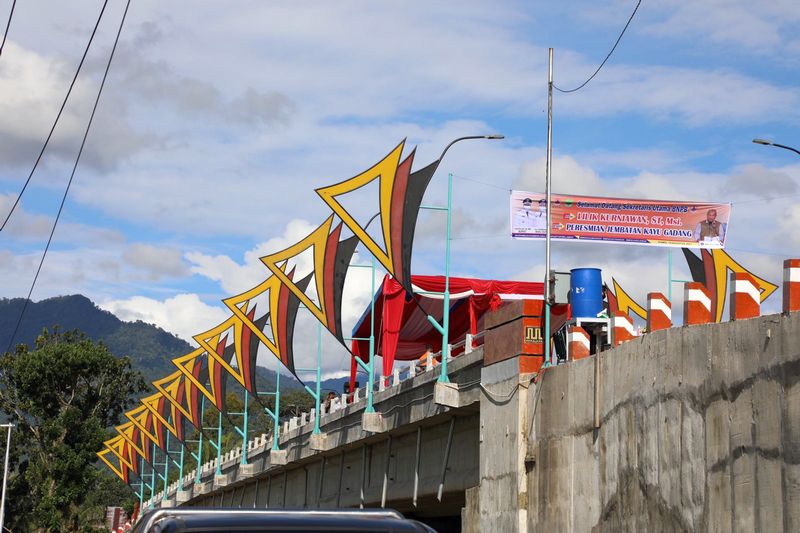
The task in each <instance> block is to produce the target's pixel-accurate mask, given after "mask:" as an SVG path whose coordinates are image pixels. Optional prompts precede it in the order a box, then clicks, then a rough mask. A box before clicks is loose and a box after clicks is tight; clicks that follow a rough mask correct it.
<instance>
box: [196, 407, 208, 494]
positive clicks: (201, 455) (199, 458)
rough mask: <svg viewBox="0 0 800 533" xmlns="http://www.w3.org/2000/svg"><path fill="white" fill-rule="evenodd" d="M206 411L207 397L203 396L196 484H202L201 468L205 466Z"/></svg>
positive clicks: (198, 438) (198, 437)
mask: <svg viewBox="0 0 800 533" xmlns="http://www.w3.org/2000/svg"><path fill="white" fill-rule="evenodd" d="M205 412H206V397H205V396H202V397H201V398H200V427H199V428H198V430H197V433H198V436H197V455H196V456H195V459H196V460H197V468H196V469H195V476H194V482H195V483H196V484H198V485H199V484H200V482H201V481H202V476H201V469H202V467H203V416H204V415H205Z"/></svg>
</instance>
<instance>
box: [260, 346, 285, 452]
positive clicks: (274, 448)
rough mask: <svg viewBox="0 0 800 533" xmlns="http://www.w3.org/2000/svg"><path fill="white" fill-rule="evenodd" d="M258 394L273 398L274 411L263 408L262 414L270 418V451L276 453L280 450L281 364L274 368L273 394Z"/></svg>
mask: <svg viewBox="0 0 800 533" xmlns="http://www.w3.org/2000/svg"><path fill="white" fill-rule="evenodd" d="M259 394H263V395H264V396H274V397H275V410H272V409H270V408H269V407H265V408H264V412H266V413H267V414H268V415H269V416H270V417H272V451H274V452H276V451H278V450H280V446H279V445H278V439H279V438H280V437H279V435H278V426H279V424H280V417H279V413H280V412H281V363H280V361H278V363H277V365H276V367H275V392H259Z"/></svg>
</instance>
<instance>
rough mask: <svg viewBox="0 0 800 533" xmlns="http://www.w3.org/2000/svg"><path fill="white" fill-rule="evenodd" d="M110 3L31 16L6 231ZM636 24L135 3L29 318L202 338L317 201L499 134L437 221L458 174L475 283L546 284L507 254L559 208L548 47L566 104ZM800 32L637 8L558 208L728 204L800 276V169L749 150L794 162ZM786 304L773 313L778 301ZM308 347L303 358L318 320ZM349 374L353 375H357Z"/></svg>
mask: <svg viewBox="0 0 800 533" xmlns="http://www.w3.org/2000/svg"><path fill="white" fill-rule="evenodd" d="M10 4H11V2H10V1H4V2H0V14H5V13H7V10H8V8H9V7H10ZM100 5H101V3H100V2H97V1H96V2H89V1H83V0H80V1H74V2H70V3H69V6H68V7H65V6H62V5H59V4H53V3H52V2H44V1H40V0H31V1H28V2H24V3H18V5H17V8H16V11H15V16H14V19H13V21H12V26H11V32H10V34H9V40H8V43H7V44H6V48H5V49H4V51H3V55H2V57H0V212H1V213H3V214H4V213H6V212H7V210H8V209H9V208H10V205H11V203H12V202H13V199H14V198H15V196H16V194H17V192H18V191H19V189H20V187H21V185H22V183H23V181H24V178H25V176H27V173H28V171H29V170H30V167H31V165H32V162H33V161H34V159H35V156H36V153H37V152H38V150H39V148H40V147H41V143H42V141H43V139H44V138H45V135H46V133H47V130H48V128H49V126H50V123H51V122H52V120H53V118H54V116H55V113H56V112H57V109H58V105H59V104H60V101H61V99H62V98H63V96H64V93H65V91H66V88H67V86H68V83H69V79H70V77H71V75H72V74H73V73H74V69H75V67H76V66H77V63H78V60H79V58H80V54H81V53H82V50H83V47H84V46H85V43H86V40H87V39H88V36H89V33H90V31H91V28H92V25H93V23H94V20H95V19H96V17H97V14H98V13H99V9H100ZM634 5H635V2H634V1H611V2H589V1H585V2H561V3H553V2H502V3H499V2H488V1H487V2H470V1H460V2H437V3H435V4H433V3H430V2H402V3H398V2H391V3H390V2H366V1H363V2H346V1H342V2H303V3H297V2H292V3H276V2H256V1H233V2H226V3H214V2H185V1H174V2H156V1H143V0H139V1H136V2H134V3H133V5H132V7H131V11H130V13H129V18H128V22H127V24H126V27H125V30H124V32H123V36H122V40H121V44H120V48H119V49H118V52H117V56H116V57H115V60H114V64H113V65H112V68H111V73H110V76H109V80H108V82H107V85H106V88H105V90H104V93H103V98H102V100H101V103H100V108H99V111H98V116H97V119H96V122H95V125H94V127H93V129H92V132H91V133H90V137H89V140H88V144H87V148H86V152H85V154H84V159H83V160H82V162H81V165H80V167H79V168H78V172H77V175H76V179H75V183H74V185H73V189H72V192H71V193H70V196H69V198H68V200H67V204H66V208H65V211H64V215H63V217H62V219H61V222H60V225H59V228H58V230H57V232H56V236H55V241H54V246H53V248H52V250H51V252H50V254H49V256H48V259H47V262H46V263H45V266H44V270H43V274H42V276H41V278H40V281H39V283H38V285H37V288H36V290H35V291H34V294H33V298H34V300H39V299H42V298H46V297H49V296H54V295H59V294H72V293H83V294H85V295H87V296H89V297H90V298H92V299H93V300H94V301H95V302H97V303H98V304H99V305H101V306H102V307H104V308H106V309H109V310H111V311H112V312H114V313H116V314H117V315H118V316H120V317H121V318H123V319H136V318H141V319H143V320H146V321H149V322H153V323H156V324H158V325H159V326H161V327H164V328H165V329H167V330H169V331H172V332H174V333H176V334H178V335H180V336H182V337H184V338H189V337H190V336H191V334H193V333H199V332H201V331H204V330H206V329H209V328H211V327H213V326H214V325H216V324H217V323H219V322H220V321H221V320H222V319H224V318H225V313H224V311H223V310H222V307H221V304H220V299H221V298H223V297H225V296H229V295H232V294H235V293H237V292H241V291H244V290H246V289H248V288H250V287H252V286H254V285H255V284H257V283H258V282H259V281H260V280H261V279H263V277H264V276H266V269H265V268H264V267H263V266H262V265H261V264H260V262H259V261H258V257H259V256H261V255H265V254H266V253H269V252H270V251H275V250H277V249H279V248H280V247H282V246H285V245H287V244H291V243H293V242H296V241H297V240H299V239H300V238H302V237H303V236H304V235H305V234H306V233H307V232H309V231H310V230H311V229H313V227H315V226H316V225H318V224H319V223H321V222H322V221H323V220H324V219H325V218H326V217H327V216H328V214H329V212H328V211H327V210H326V208H325V206H324V204H323V203H322V201H321V200H320V199H318V198H317V197H316V195H315V193H314V192H313V189H314V188H315V187H320V186H323V185H327V184H331V183H334V182H336V181H340V180H341V179H344V178H347V177H350V176H352V175H355V174H357V173H359V172H361V171H362V170H364V169H366V168H368V167H369V166H371V165H372V164H374V163H375V162H377V161H378V160H379V159H380V158H381V157H382V156H383V155H385V154H386V153H387V152H388V151H389V150H390V149H392V148H393V147H394V146H395V145H396V144H397V143H398V142H399V141H400V140H401V139H403V138H407V139H408V147H409V149H410V148H411V147H412V146H417V147H418V152H417V158H416V161H417V163H418V164H419V165H422V164H424V163H426V162H428V161H431V160H433V159H435V157H436V156H437V155H438V154H439V152H440V151H441V149H442V148H443V147H444V146H445V145H446V144H447V143H448V142H449V141H450V140H451V139H453V138H455V137H459V136H462V135H472V134H485V133H494V132H500V133H503V134H505V135H506V136H507V139H506V140H505V141H480V142H471V143H469V144H468V143H461V144H459V145H457V146H456V147H454V148H453V149H452V150H451V151H450V153H449V154H448V156H447V158H446V160H445V161H444V163H443V165H442V167H441V168H440V170H439V172H438V173H437V175H436V178H435V179H434V181H433V183H432V185H431V187H430V189H429V192H428V195H427V197H426V202H430V203H436V202H442V201H444V198H445V196H444V195H445V182H446V179H445V177H446V173H447V172H453V173H454V174H455V175H456V176H457V178H456V180H455V197H454V202H455V206H456V209H455V213H454V221H455V227H456V229H455V240H454V241H453V243H454V248H453V265H454V269H455V274H459V275H472V276H480V277H493V278H504V279H529V280H539V279H541V277H542V275H543V272H544V270H543V263H544V259H543V253H544V250H543V245H541V244H540V243H532V242H518V241H512V240H511V239H510V238H508V237H507V236H506V234H507V232H508V228H507V220H508V190H509V189H511V188H520V189H525V190H531V191H542V190H543V188H544V151H545V142H546V97H547V86H546V80H547V48H548V47H551V46H552V47H553V48H555V82H556V84H557V85H558V86H560V87H563V88H571V87H574V86H575V85H577V84H579V83H581V82H582V81H583V80H584V79H586V77H587V76H588V75H589V74H591V73H592V72H593V71H594V69H595V68H596V67H597V65H598V64H599V63H600V61H602V59H603V58H604V57H605V55H606V53H607V52H608V50H609V48H610V46H611V45H612V44H613V42H614V40H615V39H616V37H617V35H618V33H619V31H620V30H621V28H622V26H623V25H624V23H625V21H626V20H627V18H628V17H629V15H630V13H631V11H632V9H633V7H634ZM123 7H124V3H123V2H121V1H117V0H111V1H110V2H109V7H108V10H107V13H106V15H105V16H104V18H103V21H102V23H101V29H100V32H99V34H98V38H97V40H96V41H95V44H94V45H93V47H92V49H91V51H90V54H89V58H88V61H87V64H86V68H85V70H84V72H83V73H82V75H81V78H80V81H79V83H78V85H77V87H76V91H75V93H74V94H73V97H72V98H71V100H70V102H69V104H68V106H67V110H66V113H65V115H64V117H63V120H62V122H61V124H60V125H59V128H58V129H57V131H56V134H55V137H54V139H53V143H52V145H51V147H50V149H49V150H48V152H47V155H46V157H45V159H44V160H43V164H42V165H41V166H40V168H39V169H38V171H37V173H36V174H35V176H34V178H33V181H32V185H31V187H30V188H29V190H28V191H27V192H26V194H25V196H24V198H23V200H22V203H21V209H20V210H19V211H17V212H16V213H15V215H14V217H13V218H12V222H11V224H10V226H9V227H8V228H7V230H6V231H4V232H3V233H2V234H0V259H2V260H0V270H1V272H0V274H1V275H0V295H2V296H6V297H19V296H24V295H25V294H27V290H28V287H29V285H30V282H31V279H32V276H33V272H34V269H35V265H36V264H37V262H38V258H39V254H40V253H41V250H42V249H43V247H44V244H45V242H46V238H47V233H48V232H49V226H50V224H51V223H52V220H53V217H54V215H55V212H56V210H57V207H58V202H59V200H60V195H61V193H62V191H63V187H64V186H65V184H66V180H67V178H68V176H69V169H70V166H71V162H72V160H73V158H74V155H75V152H76V150H77V145H78V142H79V140H80V135H81V132H82V128H83V125H84V124H85V121H86V119H87V118H88V112H89V110H90V106H91V102H92V100H93V97H94V92H95V91H96V87H97V83H98V81H99V78H100V76H101V75H102V69H103V66H104V62H105V58H106V57H107V54H108V52H109V50H110V46H111V43H112V41H113V32H114V30H115V27H116V24H117V23H118V20H119V17H120V16H121V13H122V8H123ZM3 16H4V15H3ZM0 18H2V17H0ZM798 30H800V11H798V10H797V6H796V2H795V1H793V0H784V1H774V2H752V1H744V0H742V1H739V0H729V1H726V2H719V1H696V2H684V1H680V0H662V1H659V2H648V1H645V2H643V3H642V6H641V8H640V9H639V12H638V13H637V15H636V17H635V19H634V20H633V22H632V24H631V26H630V28H629V30H628V32H627V33H626V35H625V37H624V38H623V40H622V42H621V43H620V45H619V47H618V48H617V50H616V52H615V53H614V55H613V56H612V58H611V60H610V61H609V62H608V63H607V64H606V66H605V67H604V68H603V70H601V72H600V73H599V74H598V76H597V77H596V78H595V79H594V80H593V81H592V82H591V83H589V84H588V85H587V86H586V87H585V88H583V89H582V90H580V91H578V92H576V93H572V94H560V93H556V94H555V97H554V132H553V141H554V165H553V178H554V191H556V192H564V193H571V194H597V195H608V196H623V197H632V198H636V197H644V198H659V199H675V200H690V199H691V200H698V201H732V202H734V211H733V217H732V222H731V232H730V234H729V239H728V245H729V247H730V253H731V255H733V256H734V257H735V258H737V259H738V260H739V261H740V262H742V263H743V264H745V265H746V266H748V267H750V268H752V269H753V270H754V271H755V272H756V273H757V274H759V275H761V276H762V277H765V278H767V279H770V280H772V281H775V282H780V279H781V262H782V259H783V258H785V257H797V256H799V255H800V235H799V234H798V233H797V232H796V228H797V227H798V225H800V207H798V202H797V200H798V198H800V157H798V156H796V155H795V154H793V153H791V152H788V151H785V150H780V149H776V148H772V147H763V146H757V145H754V144H752V143H751V142H750V141H751V139H752V138H754V137H766V138H770V139H773V140H775V141H776V142H782V143H784V144H788V145H794V146H800V132H799V131H798V127H797V124H798V123H799V121H798V119H800V83H798V82H800V74H799V72H800V37H799V36H800V31H798ZM464 178H471V180H468V179H464ZM443 231H444V225H443V219H442V217H441V216H439V215H432V214H428V213H425V214H423V215H422V216H421V218H420V224H419V226H418V232H417V243H416V248H415V256H414V264H413V270H414V272H415V273H420V274H429V273H437V272H440V271H441V270H442V268H443V261H442V256H443V245H444V242H443V238H442V237H443ZM756 252H766V253H756ZM359 261H361V262H362V263H363V262H366V261H368V259H367V257H366V254H364V253H363V252H362V253H361V254H359ZM554 265H555V266H556V267H558V268H563V269H568V268H573V267H576V266H598V267H601V268H603V270H604V275H605V276H606V278H607V279H610V277H611V276H612V275H613V276H614V277H616V278H617V279H618V280H620V281H621V282H622V283H623V286H626V288H628V289H629V291H630V292H631V293H632V294H633V295H634V296H635V297H638V298H639V299H642V297H643V295H644V294H645V293H646V292H649V291H654V290H662V291H663V290H665V289H666V286H665V285H666V282H665V280H666V251H664V250H659V249H649V248H640V247H631V246H625V247H621V246H612V245H596V244H590V245H586V244H583V245H574V244H559V245H557V246H556V247H555V248H554ZM676 265H678V268H677V271H676V276H684V275H686V273H685V271H684V272H682V271H681V270H682V269H683V270H685V269H684V266H683V265H682V264H681V262H680V261H676ZM368 286H369V278H368V274H367V273H366V270H365V269H358V270H356V271H354V272H353V273H352V275H351V276H350V277H349V279H348V286H347V288H346V299H345V307H344V316H345V326H349V325H351V324H352V323H353V321H354V320H355V319H356V318H357V317H358V315H359V314H360V311H361V310H362V309H363V307H364V306H365V305H366V302H367V301H368V299H367V298H368V294H367V293H368V290H367V289H368ZM676 289H677V287H676ZM676 292H679V291H677V290H676ZM676 303H677V304H679V303H680V302H676ZM766 305H767V309H771V310H773V311H774V310H776V309H777V308H778V306H779V305H780V302H779V295H776V296H773V297H772V298H771V299H770V300H769V301H768V302H767V304H766ZM298 327H299V328H300V329H299V331H300V332H301V335H299V336H298V343H297V349H298V353H299V357H300V358H301V359H302V358H303V357H305V355H304V354H305V353H306V352H309V353H310V346H309V345H308V343H307V341H305V337H306V335H304V334H303V332H306V331H311V329H310V328H312V327H313V325H312V323H311V322H310V321H309V322H307V323H306V322H304V319H302V320H301V323H300V324H299V326H298ZM312 337H313V336H312ZM331 353H332V354H333V355H332V356H330V357H329V358H328V360H327V361H326V370H328V371H329V372H335V371H336V370H338V369H339V368H341V367H342V366H344V363H343V361H344V358H343V356H342V354H341V352H340V351H337V350H335V349H334V348H331Z"/></svg>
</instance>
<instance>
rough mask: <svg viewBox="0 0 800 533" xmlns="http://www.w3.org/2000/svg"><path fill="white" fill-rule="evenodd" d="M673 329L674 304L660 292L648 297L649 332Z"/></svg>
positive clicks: (652, 293) (650, 294)
mask: <svg viewBox="0 0 800 533" xmlns="http://www.w3.org/2000/svg"><path fill="white" fill-rule="evenodd" d="M671 327H672V302H670V301H669V300H668V299H667V297H666V296H664V295H663V294H661V293H660V292H651V293H649V294H648V295H647V332H648V333H652V332H653V331H658V330H661V329H668V328H671Z"/></svg>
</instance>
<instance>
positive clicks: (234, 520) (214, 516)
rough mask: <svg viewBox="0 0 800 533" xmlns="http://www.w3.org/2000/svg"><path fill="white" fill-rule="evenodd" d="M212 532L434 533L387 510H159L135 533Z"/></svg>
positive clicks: (141, 521)
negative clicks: (344, 532)
mask: <svg viewBox="0 0 800 533" xmlns="http://www.w3.org/2000/svg"><path fill="white" fill-rule="evenodd" d="M211 531H230V532H257V531H258V532H261V531H264V532H267V531H292V532H298V533H299V532H303V531H307V532H317V531H356V532H357V531H371V532H375V533H380V532H396V533H404V532H423V533H427V532H431V531H433V530H432V529H431V528H429V527H428V526H425V525H423V524H421V523H420V522H417V521H415V520H407V519H405V518H403V515H401V514H400V513H398V512H397V511H393V510H387V509H381V510H368V509H359V510H356V509H336V510H275V509H200V508H192V509H186V508H183V509H158V510H155V511H150V512H148V513H146V514H145V515H143V516H142V518H141V520H140V521H139V523H138V524H137V525H136V527H135V528H134V532H135V533H173V532H175V533H178V532H187V533H188V532H211Z"/></svg>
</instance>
